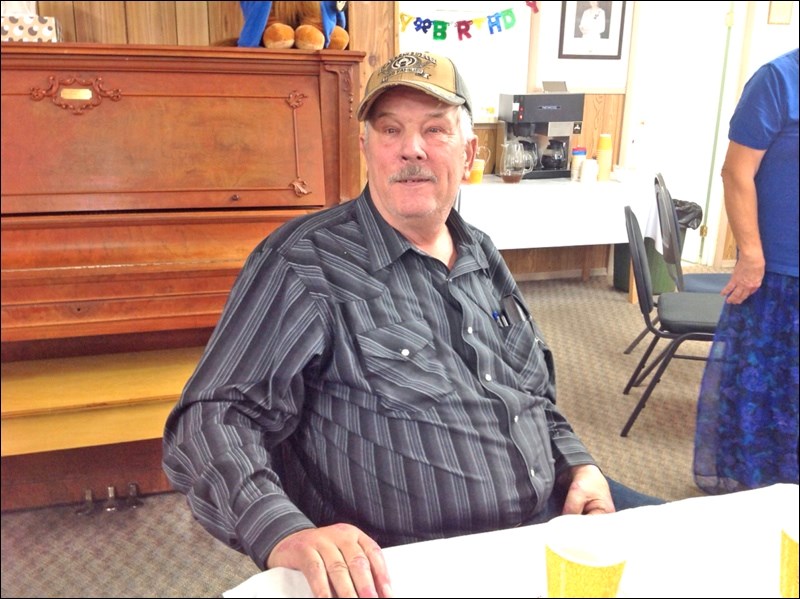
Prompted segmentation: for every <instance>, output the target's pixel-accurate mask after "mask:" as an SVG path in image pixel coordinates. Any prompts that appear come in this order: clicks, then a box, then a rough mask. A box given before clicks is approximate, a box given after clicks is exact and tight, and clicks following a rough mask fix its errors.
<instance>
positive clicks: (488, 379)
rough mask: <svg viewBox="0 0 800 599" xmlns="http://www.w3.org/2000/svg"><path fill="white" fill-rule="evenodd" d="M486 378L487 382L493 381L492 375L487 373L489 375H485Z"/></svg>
mask: <svg viewBox="0 0 800 599" xmlns="http://www.w3.org/2000/svg"><path fill="white" fill-rule="evenodd" d="M484 378H485V379H486V380H487V381H491V380H492V375H491V374H488V373H487V374H485V375H484Z"/></svg>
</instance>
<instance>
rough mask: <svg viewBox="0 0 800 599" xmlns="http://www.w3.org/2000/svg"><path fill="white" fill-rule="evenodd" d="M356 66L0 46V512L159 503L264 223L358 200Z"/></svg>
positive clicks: (286, 53) (134, 49)
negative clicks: (181, 414) (185, 416)
mask: <svg viewBox="0 0 800 599" xmlns="http://www.w3.org/2000/svg"><path fill="white" fill-rule="evenodd" d="M363 57H364V53H363V52H354V51H332V50H323V51H320V52H306V51H301V50H280V51H271V50H265V49H263V48H249V49H240V48H235V47H177V46H135V45H106V44H66V43H65V44H15V43H3V44H2V64H1V68H2V129H0V134H1V135H2V165H0V168H2V174H3V176H2V179H0V185H1V186H2V226H1V227H0V229H1V230H0V235H1V237H2V239H1V240H0V255H1V256H2V273H1V274H2V292H1V296H2V302H1V303H2V306H1V307H2V325H1V326H0V332H1V333H2V357H3V364H2V367H3V399H2V431H3V434H2V438H3V447H2V464H3V468H2V471H3V480H2V509H3V510H6V509H19V508H30V507H39V506H42V505H51V504H57V503H68V502H73V501H79V500H80V498H81V497H82V496H83V492H84V489H86V488H91V489H93V490H94V491H95V496H101V495H100V494H101V493H103V492H104V491H103V490H104V489H105V488H106V487H107V485H109V484H114V485H116V486H117V488H118V489H119V488H124V485H126V484H127V482H128V481H132V480H133V481H138V483H139V485H140V489H141V490H142V492H144V493H149V492H158V491H166V490H168V489H169V484H168V482H167V480H166V478H165V477H164V474H163V472H162V470H161V440H160V436H161V431H162V430H163V423H164V420H165V418H166V414H167V413H168V412H169V410H170V408H171V406H172V405H174V403H175V401H177V399H178V397H179V395H180V392H181V389H182V387H183V385H184V384H185V381H186V380H187V379H188V377H189V375H190V374H191V372H192V370H193V368H194V364H196V361H197V359H198V356H199V355H200V351H201V349H202V347H201V346H202V345H204V344H205V342H206V340H207V339H208V335H209V334H210V333H211V330H212V328H213V326H214V325H215V324H216V322H217V320H218V318H219V314H220V312H221V310H222V307H223V305H224V303H225V299H226V298H227V296H228V293H229V291H230V288H231V285H232V283H233V281H234V279H235V278H236V275H237V274H238V272H239V270H240V269H241V266H242V264H243V262H244V260H245V258H246V257H247V255H248V254H249V253H250V252H251V251H252V249H253V248H254V247H255V246H256V245H257V244H258V243H259V242H260V241H261V240H262V239H263V238H264V237H266V236H267V235H269V233H270V232H272V231H274V230H275V229H276V228H277V227H279V226H280V225H281V224H282V223H284V222H286V221H287V220H288V219H291V218H294V217H296V216H299V215H302V214H306V213H308V212H312V211H316V210H320V209H322V208H325V207H328V206H333V205H335V204H338V203H339V202H341V201H344V200H347V199H350V198H352V197H355V196H356V195H357V194H358V193H359V192H360V164H359V149H358V131H359V129H358V121H357V119H356V117H355V110H356V107H357V101H358V96H359V68H360V63H361V61H362V59H363Z"/></svg>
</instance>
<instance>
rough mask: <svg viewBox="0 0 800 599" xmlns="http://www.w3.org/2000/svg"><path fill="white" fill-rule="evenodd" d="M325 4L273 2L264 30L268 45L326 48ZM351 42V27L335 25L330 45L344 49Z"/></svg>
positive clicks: (331, 47) (312, 48) (306, 48)
mask: <svg viewBox="0 0 800 599" xmlns="http://www.w3.org/2000/svg"><path fill="white" fill-rule="evenodd" d="M321 4H322V3H321V2H273V3H272V11H271V12H270V15H269V19H268V20H267V28H266V30H265V31H264V38H263V40H264V47H266V48H299V49H300V50H321V49H322V48H325V47H326V45H325V29H324V26H323V19H322V10H321ZM338 4H344V3H343V2H340V3H338ZM348 43H350V36H349V35H348V34H347V31H345V29H344V28H343V27H341V26H339V25H335V26H334V27H333V29H332V31H331V34H330V43H329V44H328V45H327V48H329V49H332V50H344V49H345V48H346V47H347V44H348Z"/></svg>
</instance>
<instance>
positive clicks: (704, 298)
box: [620, 206, 725, 437]
mask: <svg viewBox="0 0 800 599" xmlns="http://www.w3.org/2000/svg"><path fill="white" fill-rule="evenodd" d="M625 225H626V229H627V233H628V246H629V248H630V254H631V262H632V263H633V276H634V280H635V282H636V294H637V298H638V300H639V309H640V311H641V313H642V317H643V318H644V323H645V327H646V330H647V331H648V332H650V333H652V334H653V340H652V341H651V342H650V344H649V345H648V346H647V349H646V350H645V352H644V355H642V358H641V359H640V360H639V363H638V364H637V365H636V368H635V369H634V371H633V374H631V377H630V379H629V380H628V383H627V385H625V390H624V391H623V394H624V395H628V393H629V392H630V390H631V388H633V387H638V386H639V385H641V384H642V383H643V382H644V380H645V379H646V378H647V376H648V375H649V374H650V373H651V372H653V370H655V372H653V374H652V376H651V378H650V381H649V383H648V385H647V388H646V389H645V390H644V392H643V393H642V396H641V398H640V399H639V402H638V403H637V404H636V407H635V408H634V410H633V412H632V413H631V415H630V417H629V418H628V422H627V423H626V424H625V426H624V427H623V429H622V432H621V433H620V434H621V436H623V437H627V436H628V432H629V431H630V429H631V427H632V426H633V423H634V422H635V421H636V418H637V417H638V416H639V413H640V412H641V411H642V410H643V409H644V406H645V404H646V403H647V400H648V399H649V398H650V395H651V394H652V393H653V389H655V387H656V385H657V384H658V383H659V381H660V380H661V377H662V375H663V374H664V372H665V371H666V369H667V367H668V366H669V364H670V362H671V361H672V359H673V358H682V359H689V360H705V359H706V358H703V357H698V356H691V355H680V354H678V353H677V351H678V348H679V347H680V346H681V344H682V343H683V342H684V341H690V340H691V341H708V342H711V341H713V340H714V332H715V331H716V328H717V321H718V320H719V315H720V313H721V312H722V307H723V305H724V303H725V298H724V297H723V296H721V295H719V294H718V293H686V292H683V291H668V292H665V293H662V294H661V295H660V296H659V298H658V305H657V306H656V303H655V301H654V300H653V284H652V279H651V278H650V266H649V265H648V263H647V252H646V250H645V245H644V239H643V238H642V232H641V229H640V228H639V221H638V220H637V219H636V215H635V214H634V213H633V210H631V208H630V206H626V207H625ZM654 308H656V310H657V311H656V317H652V316H651V313H652V312H653V309H654ZM656 319H657V320H656ZM662 339H664V340H666V341H667V346H666V347H665V348H664V349H663V350H662V351H661V353H659V354H658V356H657V357H656V358H654V359H653V360H650V356H651V355H652V354H653V351H654V350H655V348H656V346H657V345H658V342H659V341H661V340H662Z"/></svg>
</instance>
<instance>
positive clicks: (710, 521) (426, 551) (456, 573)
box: [224, 485, 800, 598]
mask: <svg viewBox="0 0 800 599" xmlns="http://www.w3.org/2000/svg"><path fill="white" fill-rule="evenodd" d="M799 498H800V494H799V493H798V486H797V485H773V486H772V487H767V488H765V489H758V490H754V491H743V492H739V493H734V494H731V495H723V496H718V497H697V498H692V499H684V500H682V501H676V502H672V503H668V504H665V505H660V506H649V507H641V508H636V509H631V510H624V511H621V512H617V513H615V514H609V515H604V516H586V517H585V520H584V522H585V525H586V526H587V527H590V526H592V523H593V522H595V520H594V519H595V518H606V519H614V520H615V521H616V525H617V527H618V528H617V529H618V534H619V539H620V540H621V541H622V542H624V543H625V544H626V545H627V547H628V549H629V554H628V561H627V564H626V566H625V571H624V574H623V578H622V582H621V585H620V596H625V597H777V596H778V581H779V565H778V564H779V556H780V531H781V528H782V527H784V526H786V525H787V523H793V525H794V526H796V523H797V514H798V510H800V502H799V501H798V499H799ZM548 526H549V525H548V524H540V525H537V526H526V527H521V528H514V529H510V530H502V531H496V532H489V533H481V534H475V535H468V536H462V537H455V538H451V539H442V540H436V541H426V542H423V543H413V544H410V545H402V546H398V547H391V548H388V549H385V550H384V555H385V558H386V562H387V565H388V567H389V574H390V576H391V578H392V587H393V589H394V593H395V596H396V597H544V596H546V581H545V570H544V544H543V543H544V541H543V539H544V534H545V532H546V530H547V527H548ZM224 596H225V597H226V598H232V597H310V596H311V595H310V594H309V589H308V585H307V584H306V583H305V579H304V578H303V576H302V574H300V573H299V572H296V571H292V570H287V569H284V568H276V569H274V570H268V571H266V572H262V573H260V574H257V575H255V576H253V577H252V578H250V579H248V580H246V581H245V582H243V583H242V584H241V585H239V586H237V587H235V588H234V589H231V590H229V591H228V592H226V593H224Z"/></svg>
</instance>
